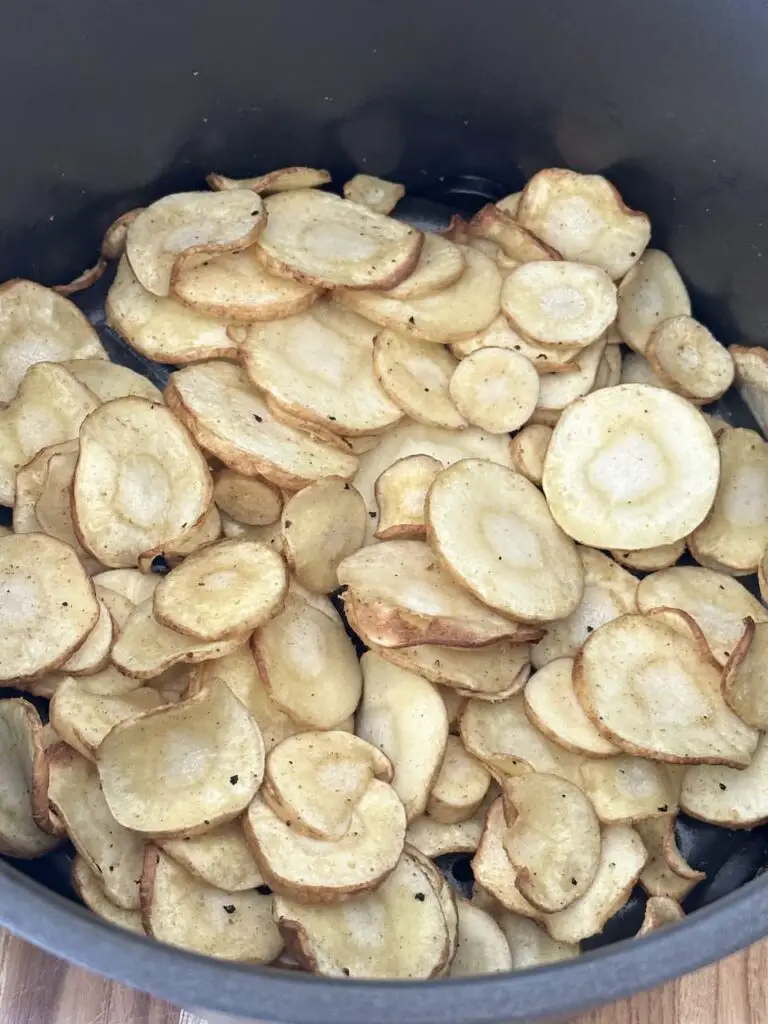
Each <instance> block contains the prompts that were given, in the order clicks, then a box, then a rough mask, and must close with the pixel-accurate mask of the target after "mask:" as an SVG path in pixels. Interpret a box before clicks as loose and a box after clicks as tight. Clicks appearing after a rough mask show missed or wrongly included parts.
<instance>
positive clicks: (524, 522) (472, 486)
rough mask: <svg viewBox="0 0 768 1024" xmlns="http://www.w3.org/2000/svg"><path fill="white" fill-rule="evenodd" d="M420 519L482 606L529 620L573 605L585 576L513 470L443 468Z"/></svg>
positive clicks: (479, 463) (467, 463)
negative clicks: (472, 527)
mask: <svg viewBox="0 0 768 1024" xmlns="http://www.w3.org/2000/svg"><path fill="white" fill-rule="evenodd" d="M426 521H427V534H428V536H429V538H430V541H431V543H432V544H433V546H434V548H435V551H436V552H437V554H438V557H439V559H440V562H441V564H442V565H443V566H445V567H446V568H447V570H448V572H449V573H450V575H451V576H452V577H453V578H454V579H456V580H457V581H458V582H459V583H460V584H461V585H462V586H463V587H465V588H466V589H467V590H469V591H470V592H471V593H473V594H475V595H476V596H477V597H478V598H479V599H480V600H481V601H482V602H484V603H485V604H486V605H489V606H490V607H492V608H496V609H498V610H499V611H500V612H502V613H503V614H504V615H508V616H510V617H511V618H514V619H517V620H519V621H522V622H533V623H539V622H548V621H550V620H551V619H559V618H563V617H564V616H567V615H570V614H571V612H573V611H574V610H575V608H576V607H577V606H578V603H579V601H580V600H581V597H582V593H583V589H584V574H583V572H582V568H581V562H580V560H579V557H578V554H577V552H576V548H575V545H574V544H573V543H572V542H571V541H570V539H569V538H568V537H566V536H565V534H564V533H563V532H562V530H561V529H560V527H559V526H557V524H556V523H555V522H554V520H553V519H552V517H551V515H550V512H549V509H548V508H547V503H546V502H545V500H544V498H543V497H542V495H541V492H540V491H539V490H538V489H537V488H536V487H534V485H533V484H532V483H530V481H528V480H526V479H524V478H523V477H521V476H519V475H518V474H516V473H513V472H511V471H510V470H508V469H505V468H504V467H502V466H497V465H494V464H493V463H491V462H487V461H485V460H481V459H465V460H463V461H462V462H458V463H456V464H455V465H453V466H450V467H448V468H447V469H444V470H443V471H442V473H439V474H438V476H437V477H435V480H434V482H433V484H432V486H431V487H430V489H429V494H428V496H427V506H426ZM468 523H474V524H475V529H474V530H467V524H468ZM455 646H459V645H458V644H456V645H455Z"/></svg>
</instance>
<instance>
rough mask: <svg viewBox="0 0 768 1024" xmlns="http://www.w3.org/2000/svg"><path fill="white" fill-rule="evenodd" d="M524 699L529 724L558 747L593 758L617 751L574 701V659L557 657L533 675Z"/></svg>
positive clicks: (526, 688) (527, 685)
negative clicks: (529, 720)
mask: <svg viewBox="0 0 768 1024" xmlns="http://www.w3.org/2000/svg"><path fill="white" fill-rule="evenodd" d="M524 698H525V710H526V712H527V714H528V717H529V718H530V719H531V722H532V723H533V724H534V725H535V726H536V728H537V729H540V730H541V732H543V733H544V735H545V736H548V737H549V738H550V739H551V740H554V742H555V743H557V744H558V745H559V746H561V747H564V748H565V749H566V750H572V751H573V752H574V753H576V754H584V755H585V756H586V757H592V758H598V757H607V756H610V755H611V754H615V753H617V752H618V751H617V748H616V747H615V746H614V745H613V744H612V743H611V742H610V741H609V740H607V739H606V738H605V737H604V736H603V735H601V733H600V732H598V730H597V729H596V728H595V726H594V725H593V724H592V722H591V721H590V720H589V718H588V716H587V714H586V712H585V711H584V709H583V708H582V706H581V704H579V702H578V700H577V698H576V694H575V693H574V689H573V658H556V659H555V660H554V661H550V662H548V663H547V664H546V665H545V666H544V667H543V668H540V669H539V671H538V672H534V674H533V675H532V676H531V678H530V679H529V680H528V682H527V684H526V686H525V691H524ZM585 767H586V765H585Z"/></svg>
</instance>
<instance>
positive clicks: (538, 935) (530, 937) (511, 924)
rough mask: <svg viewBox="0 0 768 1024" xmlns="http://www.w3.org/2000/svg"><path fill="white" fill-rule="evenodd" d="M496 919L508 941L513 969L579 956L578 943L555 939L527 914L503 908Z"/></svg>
mask: <svg viewBox="0 0 768 1024" xmlns="http://www.w3.org/2000/svg"><path fill="white" fill-rule="evenodd" d="M498 922H499V925H500V927H501V929H502V931H503V932H504V936H505V938H506V940H507V943H508V944H509V948H510V951H511V953H512V968H513V970H515V971H522V970H524V969H526V968H529V967H542V966H543V965H544V964H554V963H558V962H559V961H561V960H573V959H574V958H575V957H577V956H578V955H579V952H580V950H579V945H578V943H575V942H557V941H556V940H555V939H553V938H552V937H551V936H549V935H547V933H546V931H545V930H544V929H543V928H542V927H541V925H540V924H537V923H536V922H535V921H532V920H531V919H530V918H528V917H523V916H522V915H520V914H513V913H511V912H510V911H509V910H505V911H504V912H503V913H501V914H499V915H498Z"/></svg>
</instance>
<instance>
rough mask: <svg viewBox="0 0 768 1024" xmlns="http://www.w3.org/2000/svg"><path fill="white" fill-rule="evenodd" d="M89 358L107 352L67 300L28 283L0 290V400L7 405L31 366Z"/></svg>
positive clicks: (10, 283)
mask: <svg viewBox="0 0 768 1024" xmlns="http://www.w3.org/2000/svg"><path fill="white" fill-rule="evenodd" d="M89 358H90V359H101V360H106V358H107V354H106V352H105V351H104V349H103V348H102V345H101V342H100V341H99V336H98V334H97V333H96V331H95V330H94V329H93V327H91V325H90V324H89V323H88V321H87V320H86V318H85V317H84V316H83V314H82V313H81V312H80V310H79V309H78V308H77V306H76V305H75V304H74V303H73V302H70V300H69V299H66V298H64V296H63V295H57V294H56V292H55V291H53V289H51V288H44V287H43V286H42V285H40V284H35V282H34V281H24V280H20V279H18V278H17V279H15V280H12V281H6V282H5V284H3V285H2V286H0V402H4V403H7V402H10V401H11V399H12V398H13V396H14V395H15V394H16V391H17V390H18V388H19V385H20V384H21V382H22V380H23V379H24V375H25V374H26V372H27V370H28V369H29V368H30V366H33V365H34V364H35V363H43V362H45V363H62V362H64V361H65V360H67V359H89ZM49 443H50V442H49ZM39 447H40V448H42V447H43V446H42V445H40V446H39Z"/></svg>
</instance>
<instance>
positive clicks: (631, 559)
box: [611, 538, 685, 572]
mask: <svg viewBox="0 0 768 1024" xmlns="http://www.w3.org/2000/svg"><path fill="white" fill-rule="evenodd" d="M684 553H685V540H684V539H682V538H681V539H680V540H676V541H674V542H673V543H672V544H659V545H657V546H656V547H654V548H645V549H642V550H640V551H619V550H618V549H614V550H613V551H611V557H612V558H613V559H615V561H617V562H618V563H619V565H624V566H626V567H627V569H634V570H635V571H636V572H658V570H659V569H669V568H670V567H671V566H673V565H675V563H676V562H677V560H678V559H679V558H681V557H682V555H683V554H684Z"/></svg>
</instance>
